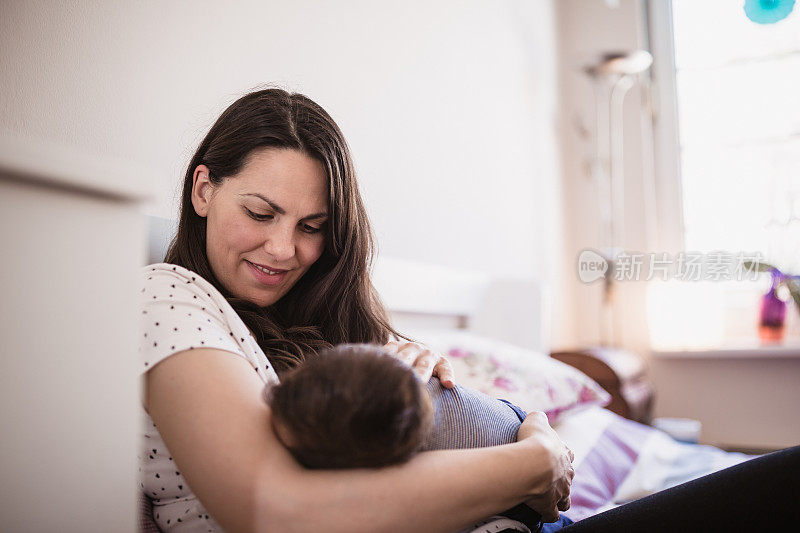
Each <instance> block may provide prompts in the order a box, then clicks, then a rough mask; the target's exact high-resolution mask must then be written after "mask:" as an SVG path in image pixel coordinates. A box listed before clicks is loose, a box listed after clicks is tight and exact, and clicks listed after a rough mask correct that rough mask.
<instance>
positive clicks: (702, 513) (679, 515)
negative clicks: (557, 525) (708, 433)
mask: <svg viewBox="0 0 800 533" xmlns="http://www.w3.org/2000/svg"><path fill="white" fill-rule="evenodd" d="M787 526H790V528H789V529H783V528H785V527H787ZM798 527H800V446H795V447H793V448H787V449H785V450H781V451H778V452H774V453H770V454H767V455H764V456H762V457H758V458H755V459H751V460H749V461H746V462H744V463H740V464H738V465H736V466H732V467H730V468H726V469H725V470H720V471H719V472H715V473H713V474H709V475H707V476H703V477H701V478H698V479H695V480H693V481H689V482H687V483H684V484H682V485H678V486H676V487H672V488H670V489H667V490H664V491H661V492H657V493H655V494H651V495H650V496H646V497H644V498H642V499H639V500H636V501H633V502H631V503H627V504H625V505H622V506H620V507H617V508H615V509H611V510H610V511H606V512H604V513H600V514H597V515H595V516H591V517H589V518H585V519H583V520H581V521H579V522H575V523H574V524H573V525H570V526H567V527H566V528H564V529H563V531H564V533H581V532H582V531H587V532H592V533H599V532H603V531H609V532H612V531H613V532H619V531H648V532H651V531H766V530H768V529H769V530H771V529H773V528H774V529H775V530H776V531H789V530H791V531H796V530H797V529H798Z"/></svg>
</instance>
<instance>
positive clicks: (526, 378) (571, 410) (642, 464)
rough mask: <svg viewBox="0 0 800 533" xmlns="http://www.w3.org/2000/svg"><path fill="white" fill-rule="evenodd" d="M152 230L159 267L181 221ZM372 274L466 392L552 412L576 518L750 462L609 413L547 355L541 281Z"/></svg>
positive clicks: (437, 271)
mask: <svg viewBox="0 0 800 533" xmlns="http://www.w3.org/2000/svg"><path fill="white" fill-rule="evenodd" d="M149 226H150V239H149V240H150V249H149V262H160V261H161V260H162V259H163V253H164V251H165V249H166V245H167V244H168V242H169V237H170V236H171V234H172V233H173V232H174V228H175V223H174V222H171V221H166V220H164V219H157V218H152V217H151V219H150V221H149ZM372 275H373V281H374V284H375V286H376V288H377V289H378V292H379V293H380V295H381V298H382V300H383V302H384V304H385V305H386V307H387V309H388V310H389V312H390V315H391V318H392V321H393V323H394V325H395V327H396V328H397V329H398V330H399V331H401V332H402V333H405V334H408V335H410V336H411V337H413V338H414V339H415V340H418V341H420V342H423V343H425V344H427V345H429V346H430V347H432V348H434V349H437V350H439V351H441V352H443V353H446V354H447V355H448V356H449V358H450V360H451V362H452V364H453V367H454V369H455V372H456V380H457V382H458V383H459V384H461V385H465V386H469V387H472V388H475V389H478V390H480V391H482V392H485V393H486V394H489V395H490V396H493V397H497V398H503V399H506V400H509V401H511V402H513V403H515V404H516V405H518V406H520V407H522V408H523V409H524V410H526V411H532V410H540V411H544V412H545V413H546V414H547V416H548V419H549V420H550V423H551V425H552V426H553V427H554V429H555V430H556V431H557V433H558V434H559V435H560V436H561V438H562V439H563V440H564V441H565V442H566V444H567V445H568V446H569V447H570V448H571V449H572V450H573V452H574V453H575V461H574V465H575V479H574V481H573V486H572V508H571V509H570V510H569V511H567V512H566V513H565V514H566V515H567V516H568V517H570V518H572V519H573V520H580V519H582V518H586V517H588V516H591V515H593V514H596V513H598V512H602V511H604V510H606V509H610V508H613V507H616V506H618V505H620V504H623V503H625V502H628V501H631V500H634V499H637V498H641V497H643V496H645V495H647V494H652V493H653V492H657V491H659V490H663V489H666V488H669V487H671V486H674V485H677V484H680V483H683V482H685V481H689V480H691V479H694V478H696V477H699V476H702V475H705V474H708V473H711V472H714V471H716V470H720V469H722V468H725V467H728V466H732V465H734V464H737V463H740V462H742V461H745V460H747V459H749V458H751V457H752V456H748V455H744V454H741V453H728V452H724V451H722V450H720V449H717V448H714V447H711V446H704V445H692V444H683V443H679V442H677V441H675V440H673V439H672V438H671V437H669V436H668V435H666V434H665V433H662V432H661V431H658V430H656V429H654V428H652V427H650V426H646V425H643V424H639V423H636V422H633V421H630V420H627V419H625V418H622V417H620V416H618V415H616V414H614V413H612V412H611V411H608V410H606V409H604V408H603V407H604V406H605V405H607V404H608V402H609V401H610V396H609V395H608V393H607V392H606V391H604V390H603V389H602V388H601V387H600V386H599V385H598V384H597V383H595V382H594V381H592V380H591V379H590V378H589V377H587V376H586V375H584V374H582V373H581V372H579V371H578V370H576V369H574V368H572V367H570V366H568V365H565V364H563V363H561V362H559V361H556V360H554V359H552V358H550V357H549V356H548V355H547V354H548V353H549V345H548V343H549V340H548V337H547V334H546V332H547V331H548V322H547V317H548V316H549V309H548V305H547V302H548V291H547V290H546V289H545V288H543V286H542V285H540V284H539V283H536V282H535V281H532V280H505V279H492V278H490V277H489V276H487V275H485V274H482V273H480V272H474V271H468V270H461V269H452V268H448V267H443V266H436V265H429V264H424V263H419V262H414V261H408V260H403V259H397V258H387V257H381V258H378V260H377V261H376V262H375V265H374V268H373V272H372ZM141 503H142V506H143V507H142V508H143V509H145V512H146V509H147V502H146V501H144V500H143V501H142V502H141ZM153 526H154V524H151V523H149V522H148V521H146V520H145V521H143V522H142V527H141V529H142V530H144V531H153V530H154V529H152V527H153Z"/></svg>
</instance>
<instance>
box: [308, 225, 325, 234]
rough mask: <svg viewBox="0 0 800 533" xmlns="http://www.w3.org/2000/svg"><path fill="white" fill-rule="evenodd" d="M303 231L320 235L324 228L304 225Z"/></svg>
mask: <svg viewBox="0 0 800 533" xmlns="http://www.w3.org/2000/svg"><path fill="white" fill-rule="evenodd" d="M303 231H305V232H306V233H319V232H320V231H322V228H315V227H314V226H309V225H308V224H303Z"/></svg>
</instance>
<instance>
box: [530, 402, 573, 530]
mask: <svg viewBox="0 0 800 533" xmlns="http://www.w3.org/2000/svg"><path fill="white" fill-rule="evenodd" d="M524 439H537V440H538V441H539V442H540V444H542V445H543V447H544V449H545V450H547V451H548V452H549V453H550V455H551V456H552V463H551V464H552V469H551V475H550V476H549V477H547V478H544V479H543V480H542V484H541V489H540V490H539V491H538V492H539V494H537V495H536V496H534V497H533V498H531V499H529V500H527V501H526V502H525V503H526V504H527V505H528V506H529V507H532V508H533V509H534V510H536V511H538V512H539V513H540V514H541V515H542V519H543V520H544V521H545V522H555V521H556V520H558V512H559V511H566V510H567V509H569V506H570V499H569V491H570V487H571V486H572V478H573V477H574V476H575V469H574V468H573V467H572V461H573V460H574V459H575V454H573V453H572V450H570V449H569V448H568V447H567V446H566V445H565V444H564V442H563V441H562V440H561V439H560V438H559V436H558V435H557V434H556V432H555V431H554V430H553V428H551V427H550V424H549V423H548V422H547V416H546V415H545V414H544V413H543V412H541V411H535V412H532V413H530V414H528V416H527V417H526V418H525V421H524V422H523V423H522V425H521V426H520V427H519V431H518V433H517V441H521V440H524Z"/></svg>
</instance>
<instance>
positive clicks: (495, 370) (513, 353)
mask: <svg viewBox="0 0 800 533" xmlns="http://www.w3.org/2000/svg"><path fill="white" fill-rule="evenodd" d="M419 340H420V341H422V342H423V343H425V344H427V345H428V346H430V347H431V348H433V349H435V350H438V351H440V352H442V353H444V354H445V355H447V356H448V357H449V358H450V362H451V364H452V365H453V370H454V371H455V375H456V383H458V384H460V385H464V386H466V387H471V388H473V389H476V390H479V391H481V392H483V393H485V394H488V395H489V396H492V397H494V398H502V399H505V400H508V401H510V402H512V403H515V404H517V405H518V406H520V407H522V408H523V409H525V410H526V411H544V412H545V413H546V414H547V418H548V420H549V421H550V424H554V423H555V422H556V421H557V420H558V419H559V418H560V417H561V416H562V415H563V414H564V413H566V412H568V411H574V410H576V409H582V408H585V407H589V406H592V405H599V406H601V407H602V406H605V405H608V403H609V402H610V401H611V396H609V394H608V393H607V392H606V391H605V390H603V388H602V387H600V385H598V384H597V383H595V382H594V381H593V380H592V379H591V378H589V377H588V376H586V375H585V374H583V373H582V372H580V371H578V370H576V369H575V368H573V367H571V366H569V365H565V364H564V363H562V362H560V361H556V360H555V359H551V358H550V357H549V356H547V355H544V354H542V353H538V352H535V351H533V350H526V349H524V348H519V347H517V346H514V345H511V344H507V343H504V342H499V341H495V340H492V339H487V338H485V337H479V336H476V335H472V334H469V333H465V332H437V333H428V334H425V335H424V336H422V335H421V336H420V337H419Z"/></svg>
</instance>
